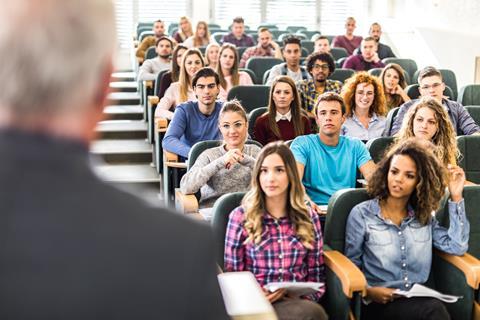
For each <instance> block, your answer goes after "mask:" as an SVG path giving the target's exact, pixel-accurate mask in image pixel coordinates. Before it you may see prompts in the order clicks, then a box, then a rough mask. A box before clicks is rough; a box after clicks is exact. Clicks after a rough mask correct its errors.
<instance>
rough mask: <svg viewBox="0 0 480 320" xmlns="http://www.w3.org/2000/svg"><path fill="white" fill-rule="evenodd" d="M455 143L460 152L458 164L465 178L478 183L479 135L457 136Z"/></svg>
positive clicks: (479, 166)
mask: <svg viewBox="0 0 480 320" xmlns="http://www.w3.org/2000/svg"><path fill="white" fill-rule="evenodd" d="M457 145H458V150H459V151H460V153H461V154H462V156H461V157H460V159H459V161H458V165H459V166H460V167H462V169H463V170H464V171H465V175H466V177H467V180H469V181H472V182H474V183H478V184H480V161H479V159H480V136H477V135H472V136H458V137H457Z"/></svg>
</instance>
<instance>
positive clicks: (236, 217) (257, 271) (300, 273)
mask: <svg viewBox="0 0 480 320" xmlns="http://www.w3.org/2000/svg"><path fill="white" fill-rule="evenodd" d="M322 253H323V241H322V232H321V228H320V218H319V216H318V215H317V214H316V213H315V212H313V211H312V210H310V209H309V208H308V207H307V206H306V205H305V193H304V189H303V186H302V184H301V181H300V178H299V176H298V171H297V168H296V164H295V159H294V157H293V154H292V152H291V151H290V149H289V148H288V146H287V145H285V144H284V143H282V142H272V143H270V144H268V145H267V146H265V147H264V148H263V149H262V151H261V152H260V154H259V155H258V158H257V162H256V164H255V167H254V169H253V173H252V184H251V189H250V191H249V192H248V193H247V194H246V195H245V197H244V198H243V201H242V206H240V207H238V208H236V209H235V210H234V211H232V213H231V214H230V217H229V221H228V226H227V232H226V239H225V271H250V272H252V273H253V274H254V275H255V278H256V279H257V281H258V282H259V284H260V285H261V286H262V287H263V286H265V285H266V284H268V283H270V282H278V281H279V282H284V281H285V282H288V281H309V282H317V283H324V273H323V256H322ZM323 293H324V288H323V287H322V288H321V289H320V290H319V291H318V292H316V293H314V294H310V295H306V296H302V297H301V298H300V299H299V298H293V297H291V298H290V299H289V298H287V297H286V294H287V293H286V291H285V290H284V289H279V290H277V291H274V292H268V291H266V290H265V295H266V296H267V298H268V300H269V301H270V302H271V303H272V305H273V307H274V308H275V311H276V313H277V315H278V317H279V319H326V318H327V316H326V314H325V311H324V310H323V308H322V307H321V306H320V305H319V304H318V303H317V301H318V300H319V299H320V298H321V297H322V295H323Z"/></svg>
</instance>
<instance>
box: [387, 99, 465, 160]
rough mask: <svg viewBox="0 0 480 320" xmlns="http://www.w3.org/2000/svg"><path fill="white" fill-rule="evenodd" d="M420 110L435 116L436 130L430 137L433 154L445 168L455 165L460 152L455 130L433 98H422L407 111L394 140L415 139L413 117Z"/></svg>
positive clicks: (441, 107) (445, 113) (443, 110)
mask: <svg viewBox="0 0 480 320" xmlns="http://www.w3.org/2000/svg"><path fill="white" fill-rule="evenodd" d="M421 108H429V109H430V110H432V111H433V113H434V115H435V120H436V121H437V125H438V130H437V132H436V133H435V135H434V136H433V137H432V143H433V144H434V145H435V147H434V149H433V152H434V153H435V155H436V156H437V158H438V159H439V160H440V162H442V163H443V164H444V165H445V167H446V166H447V165H448V164H452V165H456V164H457V159H458V157H459V156H460V151H459V150H458V147H457V140H456V139H455V138H456V134H455V129H453V125H452V122H451V121H450V117H449V116H448V114H447V112H446V111H445V109H444V108H443V106H442V105H441V104H440V103H438V102H437V101H436V100H435V99H433V98H430V97H422V98H421V99H420V101H419V102H418V103H416V104H415V105H414V106H412V107H411V108H410V109H409V110H408V112H407V115H406V116H405V118H404V120H403V123H402V127H401V129H400V132H399V133H398V136H397V138H396V140H397V141H401V140H405V139H408V138H411V137H415V133H414V131H413V126H414V122H415V116H416V115H417V112H418V110H420V109H421Z"/></svg>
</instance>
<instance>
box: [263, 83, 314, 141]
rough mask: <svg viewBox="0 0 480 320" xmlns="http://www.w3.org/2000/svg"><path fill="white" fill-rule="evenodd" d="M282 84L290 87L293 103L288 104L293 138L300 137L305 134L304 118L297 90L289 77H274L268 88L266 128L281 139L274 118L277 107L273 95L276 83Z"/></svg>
mask: <svg viewBox="0 0 480 320" xmlns="http://www.w3.org/2000/svg"><path fill="white" fill-rule="evenodd" d="M280 82H283V83H286V84H288V85H289V86H290V89H291V90H292V94H293V101H292V103H291V104H290V112H291V113H292V124H293V131H294V132H295V136H301V135H303V134H304V133H305V126H304V121H303V119H302V118H303V117H306V114H305V113H304V111H303V109H302V108H301V102H300V95H299V93H298V90H297V86H296V85H295V82H294V81H293V79H292V78H290V77H289V76H278V77H276V78H275V79H274V80H273V82H272V86H271V87H270V98H269V101H268V111H267V112H268V127H269V128H270V130H272V132H273V134H274V135H275V136H276V137H277V138H278V139H281V137H282V136H281V134H280V129H279V128H278V124H277V121H275V117H276V115H277V106H276V105H275V101H273V93H274V92H275V87H276V85H277V84H278V83H280Z"/></svg>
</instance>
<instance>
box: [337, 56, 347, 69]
mask: <svg viewBox="0 0 480 320" xmlns="http://www.w3.org/2000/svg"><path fill="white" fill-rule="evenodd" d="M347 59H348V57H343V58H340V59H338V60H337V61H335V65H336V66H337V68H343V64H344V63H345V61H347Z"/></svg>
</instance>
